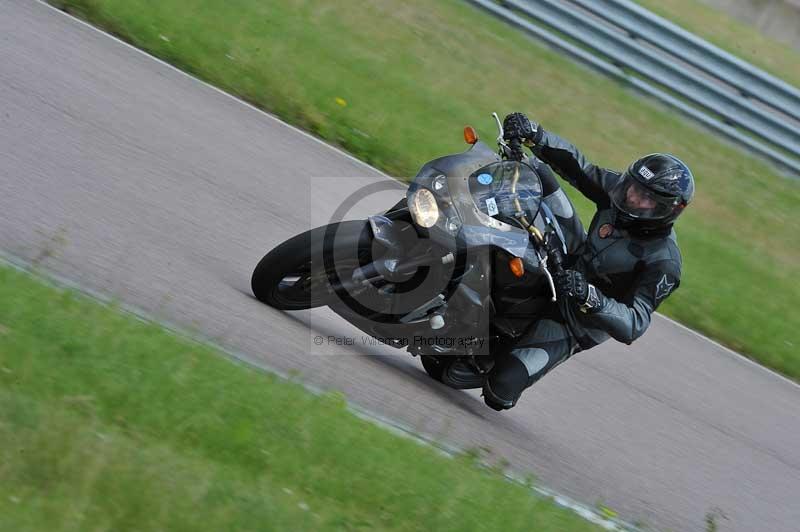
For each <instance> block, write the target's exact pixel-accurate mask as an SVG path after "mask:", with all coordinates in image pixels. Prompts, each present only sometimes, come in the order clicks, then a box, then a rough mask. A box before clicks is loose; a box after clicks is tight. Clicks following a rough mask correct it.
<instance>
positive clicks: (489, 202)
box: [486, 198, 500, 216]
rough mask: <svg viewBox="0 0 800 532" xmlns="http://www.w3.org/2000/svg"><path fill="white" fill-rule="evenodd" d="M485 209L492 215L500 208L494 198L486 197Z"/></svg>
mask: <svg viewBox="0 0 800 532" xmlns="http://www.w3.org/2000/svg"><path fill="white" fill-rule="evenodd" d="M486 211H487V212H488V213H489V216H494V215H495V214H498V213H499V212H500V210H499V209H498V208H497V202H496V201H495V200H494V198H487V199H486Z"/></svg>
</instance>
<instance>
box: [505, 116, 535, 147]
mask: <svg viewBox="0 0 800 532" xmlns="http://www.w3.org/2000/svg"><path fill="white" fill-rule="evenodd" d="M538 132H539V124H537V123H536V122H532V121H531V120H530V118H528V117H527V116H525V115H524V114H523V113H511V114H510V115H508V116H506V117H505V119H504V120H503V139H504V140H511V139H512V138H518V139H520V140H522V141H523V143H524V144H525V145H526V146H533V145H534V143H535V140H536V134H537V133H538Z"/></svg>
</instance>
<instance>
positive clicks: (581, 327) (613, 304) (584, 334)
mask: <svg viewBox="0 0 800 532" xmlns="http://www.w3.org/2000/svg"><path fill="white" fill-rule="evenodd" d="M533 152H534V154H535V155H536V156H537V157H538V158H539V159H541V160H542V161H544V162H545V163H547V165H548V166H550V167H551V168H552V169H553V170H555V172H556V173H558V174H559V175H560V176H561V177H563V178H564V179H566V180H567V181H568V182H569V183H570V184H571V185H572V186H574V187H575V188H577V189H578V190H579V191H580V192H581V193H582V194H583V195H584V196H586V197H587V198H588V199H590V200H591V201H593V202H594V203H595V205H596V206H597V212H596V213H595V215H594V218H593V219H592V222H591V224H590V226H589V229H588V231H587V232H586V234H585V235H581V236H578V235H575V236H576V237H579V238H583V243H582V245H581V246H580V247H577V246H570V248H573V249H575V248H576V249H575V252H574V253H572V256H571V257H570V258H569V259H570V262H571V264H572V265H571V267H572V268H574V269H577V270H580V271H582V272H584V274H585V275H586V278H587V280H588V281H589V282H590V283H591V284H593V285H594V286H595V287H596V289H597V290H598V291H599V292H601V293H602V296H601V297H600V301H601V305H600V307H599V309H597V310H596V311H594V312H590V313H584V312H581V311H579V310H576V309H575V308H574V307H573V306H571V305H569V304H567V303H566V302H563V301H562V302H561V304H560V305H559V307H560V309H561V314H562V316H563V317H564V318H565V320H566V321H567V322H568V323H569V325H570V328H571V329H572V332H573V334H574V335H575V336H576V339H577V341H578V344H579V345H580V346H581V348H583V349H588V348H589V347H592V346H594V345H597V344H598V343H600V342H602V341H604V340H606V339H607V338H608V337H609V336H611V337H613V338H614V339H616V340H618V341H620V342H624V343H626V344H630V343H631V342H633V341H634V340H636V339H637V338H639V337H640V336H641V335H642V334H644V332H645V331H646V330H647V328H648V326H649V325H650V319H651V315H652V313H653V312H654V311H655V310H656V308H658V306H659V305H660V304H661V303H662V302H663V301H664V300H665V299H666V298H667V297H668V296H669V295H670V294H671V293H672V292H674V291H675V290H676V289H677V288H678V285H679V284H680V278H681V254H680V250H679V249H678V245H677V241H676V237H675V231H674V230H673V229H672V227H671V226H670V227H666V228H665V229H664V231H663V233H659V234H650V235H647V236H641V235H635V234H632V233H631V232H629V231H625V230H623V229H619V228H616V227H614V226H613V222H614V210H613V206H612V205H611V201H610V199H609V197H608V191H609V190H610V189H611V187H612V186H613V185H614V184H615V183H616V182H617V181H618V180H619V179H620V178H621V173H620V172H615V171H613V170H607V169H603V168H599V167H597V166H595V165H594V164H592V163H591V162H589V161H588V160H586V158H585V157H584V156H583V154H581V153H580V151H578V149H577V148H576V147H575V146H573V145H572V144H570V143H569V142H567V141H566V140H564V139H562V138H561V137H559V136H557V135H554V134H552V133H549V132H547V131H544V130H541V129H540V130H539V133H538V135H537V138H536V144H535V147H534V148H533ZM576 216H577V215H576ZM603 296H604V297H603Z"/></svg>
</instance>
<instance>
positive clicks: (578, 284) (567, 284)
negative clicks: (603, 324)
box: [554, 270, 602, 314]
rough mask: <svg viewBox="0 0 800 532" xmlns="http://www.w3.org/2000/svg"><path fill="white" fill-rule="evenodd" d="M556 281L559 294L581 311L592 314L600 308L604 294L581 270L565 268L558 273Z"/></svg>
mask: <svg viewBox="0 0 800 532" xmlns="http://www.w3.org/2000/svg"><path fill="white" fill-rule="evenodd" d="M554 282H555V285H556V292H558V296H559V297H560V298H563V299H566V300H568V301H569V302H570V303H571V304H572V305H573V306H574V307H576V308H577V309H578V310H580V311H581V312H584V313H589V314H591V313H592V312H594V311H596V310H598V309H599V308H600V306H601V304H602V299H601V296H602V294H601V293H600V292H598V291H597V289H596V288H595V287H594V285H592V284H589V283H588V282H587V281H586V277H584V276H583V274H582V273H581V272H579V271H576V270H564V271H563V272H561V273H558V274H556V276H555V279H554Z"/></svg>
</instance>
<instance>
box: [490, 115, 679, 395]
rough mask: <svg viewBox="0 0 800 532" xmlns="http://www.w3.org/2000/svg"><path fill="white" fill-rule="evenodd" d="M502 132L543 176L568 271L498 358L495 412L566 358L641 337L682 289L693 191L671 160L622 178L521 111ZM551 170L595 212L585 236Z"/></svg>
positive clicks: (658, 157)
mask: <svg viewBox="0 0 800 532" xmlns="http://www.w3.org/2000/svg"><path fill="white" fill-rule="evenodd" d="M503 129H504V131H505V136H506V139H507V140H508V139H509V138H510V136H512V135H517V136H518V138H523V139H524V143H525V145H526V146H528V147H529V148H531V150H532V151H533V153H534V155H535V157H532V158H530V161H529V162H530V163H531V164H532V165H533V166H534V167H535V168H536V169H537V171H538V173H539V174H540V176H541V178H542V184H543V195H544V201H545V202H546V203H547V204H548V206H550V208H551V210H552V211H553V212H554V214H555V216H556V217H557V218H558V219H559V222H560V225H561V226H562V227H563V228H564V230H565V233H567V236H566V237H565V239H566V240H568V241H570V240H571V242H568V244H569V245H568V248H569V253H568V256H567V258H566V260H565V264H564V267H565V268H566V269H565V270H564V272H563V273H561V274H560V275H557V276H556V278H555V284H556V292H557V295H558V303H557V307H556V306H553V307H552V308H551V309H550V312H548V313H546V315H545V316H544V317H543V318H542V319H540V320H538V321H537V322H536V323H534V324H532V326H531V329H530V330H529V331H528V332H527V333H526V334H525V335H524V336H523V337H522V338H521V339H520V340H519V341H517V342H516V343H515V345H514V346H513V347H512V348H511V349H510V350H508V351H507V352H506V353H505V354H501V355H500V356H499V357H498V359H497V362H496V363H495V365H494V367H493V368H492V370H491V371H490V373H489V375H488V376H487V378H486V379H485V381H484V384H483V396H484V400H485V401H486V404H487V405H489V406H490V407H492V408H494V409H495V410H503V409H508V408H511V407H513V406H514V405H515V404H516V402H517V400H518V399H519V397H520V395H521V394H522V392H523V390H525V389H526V388H527V387H529V386H531V385H532V384H533V383H535V382H536V381H537V380H539V379H540V378H541V377H542V376H544V375H545V374H546V373H547V372H549V371H550V370H552V369H553V368H554V367H555V366H557V365H558V364H560V363H561V362H563V361H564V360H566V359H567V358H569V357H570V356H571V355H573V354H574V353H576V352H578V351H581V350H584V349H589V348H591V347H594V346H595V345H598V344H599V343H601V342H604V341H605V340H607V339H608V338H609V337H612V338H614V339H615V340H618V341H620V342H624V343H626V344H630V343H631V342H633V341H634V340H636V339H637V338H639V337H640V336H641V335H642V334H644V332H645V331H646V330H647V327H648V326H649V325H650V316H651V314H652V313H653V312H654V311H655V310H656V308H657V307H658V305H660V304H661V303H662V302H663V301H664V300H665V299H666V298H667V297H668V296H669V295H670V294H671V293H672V292H674V291H675V289H677V288H678V285H679V284H680V277H681V254H680V251H679V249H678V245H677V242H676V239H675V231H674V230H673V227H672V226H673V224H674V222H675V220H676V219H677V218H678V216H679V215H680V214H681V212H683V209H684V208H685V207H686V206H687V205H688V204H689V202H690V201H691V200H692V196H693V194H694V178H693V177H692V173H691V171H690V170H689V168H688V167H687V166H686V165H685V164H684V163H683V162H681V161H680V160H679V159H678V158H676V157H674V156H672V155H668V154H662V153H655V154H651V155H647V156H645V157H642V158H641V159H638V160H636V161H634V162H633V163H632V164H631V165H630V166H629V167H628V169H627V170H626V171H625V172H622V173H620V172H615V171H612V170H606V169H603V168H599V167H597V166H595V165H593V164H591V163H590V162H589V161H587V160H586V158H585V157H584V156H583V155H582V154H581V153H580V152H579V151H578V150H577V148H575V146H573V145H572V144H570V143H568V142H567V141H565V140H564V139H562V138H560V137H558V136H556V135H554V134H553V133H550V132H547V131H545V130H544V129H542V128H541V127H540V126H539V125H538V124H536V123H535V122H532V121H531V120H529V119H528V118H527V117H526V116H525V115H524V114H522V113H513V114H510V115H508V116H507V117H506V118H505V121H504V123H503ZM544 163H546V164H544ZM550 168H552V169H553V170H555V171H556V172H557V173H558V174H559V175H560V176H561V177H563V178H564V179H566V180H567V181H568V182H569V183H570V184H571V185H572V186H574V187H575V188H577V189H578V190H579V191H580V192H581V193H582V194H583V195H584V196H586V197H587V198H589V199H590V200H592V201H593V202H594V203H595V205H596V206H597V212H596V213H595V215H594V218H593V219H592V222H591V224H590V226H589V231H588V233H586V232H584V231H583V226H582V225H581V223H580V220H579V218H578V215H577V213H576V212H575V209H574V207H573V205H572V203H571V202H570V200H569V199H568V198H567V196H566V194H565V193H564V191H563V190H562V189H561V187H560V186H559V184H558V181H556V179H555V177H554V176H553V173H552V171H551V170H550Z"/></svg>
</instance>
